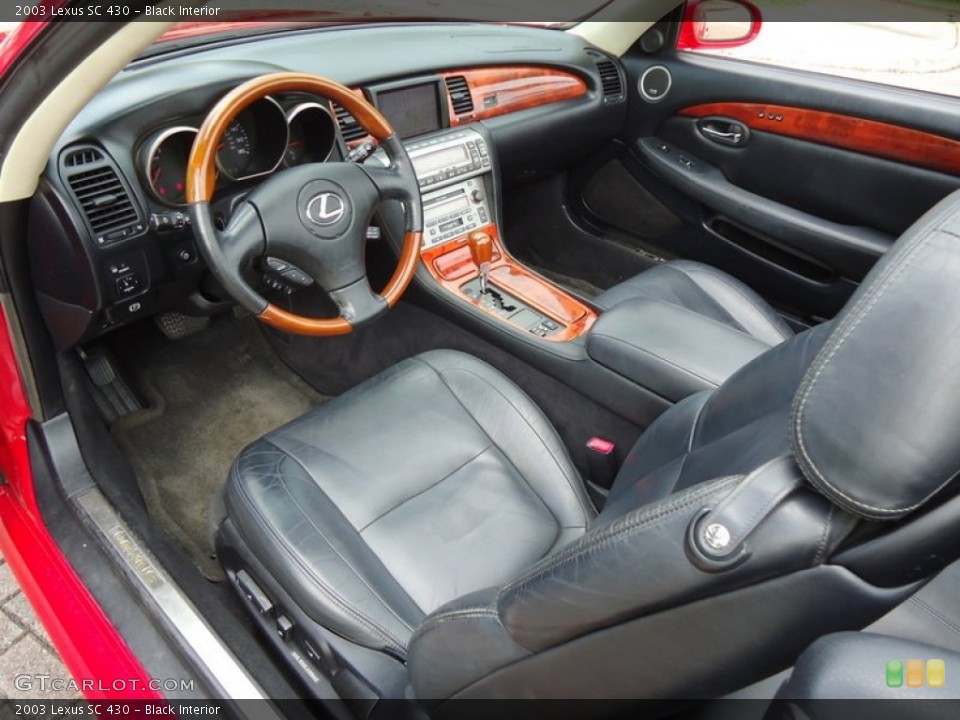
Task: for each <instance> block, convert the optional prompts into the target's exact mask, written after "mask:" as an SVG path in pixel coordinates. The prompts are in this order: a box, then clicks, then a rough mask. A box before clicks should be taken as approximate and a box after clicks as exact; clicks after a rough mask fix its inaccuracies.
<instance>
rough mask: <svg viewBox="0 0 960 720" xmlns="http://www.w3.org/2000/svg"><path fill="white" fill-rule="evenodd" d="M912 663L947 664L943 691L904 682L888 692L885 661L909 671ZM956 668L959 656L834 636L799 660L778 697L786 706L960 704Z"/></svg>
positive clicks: (880, 639) (863, 636) (879, 638)
mask: <svg viewBox="0 0 960 720" xmlns="http://www.w3.org/2000/svg"><path fill="white" fill-rule="evenodd" d="M909 659H917V660H922V661H923V662H924V665H926V661H927V660H943V661H944V662H945V664H946V673H945V674H944V684H943V687H939V688H931V687H927V685H926V682H924V685H923V687H907V684H906V680H904V682H903V684H902V685H901V686H900V687H888V686H887V672H886V665H887V661H888V660H899V661H900V662H902V663H904V665H905V664H906V662H907V660H909ZM957 667H960V654H957V653H954V652H951V651H949V650H944V649H943V648H941V647H937V646H934V645H927V644H925V643H920V642H916V641H911V640H902V639H900V638H891V637H886V636H884V635H875V634H872V633H836V634H834V635H827V636H826V637H824V638H821V639H820V640H817V642H815V643H813V645H811V646H810V648H809V649H808V650H806V651H805V652H804V653H803V655H801V656H800V659H799V660H798V661H797V664H796V666H795V667H794V670H793V673H792V675H791V676H790V679H789V680H788V681H787V682H786V683H785V684H784V686H783V688H781V690H780V692H779V693H778V694H777V697H778V699H788V700H905V699H912V700H947V699H953V700H956V699H960V676H958V674H957V672H956V671H955V670H954V668H957ZM919 709H920V707H917V708H913V707H911V708H910V711H911V713H910V716H911V717H918V716H917V715H914V714H913V712H912V711H916V710H919ZM955 711H956V706H955V705H954V707H953V712H954V713H955ZM813 717H817V715H816V714H814V716H813ZM890 717H894V716H893V715H891V716H890ZM900 717H905V715H900ZM919 717H930V716H929V715H920V716H919ZM933 717H947V716H946V715H942V716H941V715H934V716H933ZM954 717H955V715H954Z"/></svg>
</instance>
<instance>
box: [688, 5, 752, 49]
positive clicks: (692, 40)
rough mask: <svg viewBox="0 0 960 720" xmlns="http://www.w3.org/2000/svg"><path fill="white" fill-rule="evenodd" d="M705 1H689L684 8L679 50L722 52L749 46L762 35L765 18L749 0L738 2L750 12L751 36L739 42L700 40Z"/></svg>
mask: <svg viewBox="0 0 960 720" xmlns="http://www.w3.org/2000/svg"><path fill="white" fill-rule="evenodd" d="M703 1H704V0H689V2H688V3H687V6H686V7H685V8H684V10H683V22H681V23H680V34H679V35H678V36H677V50H699V49H701V48H711V49H717V50H720V49H723V48H735V47H740V46H742V45H747V44H748V43H751V42H753V41H754V40H756V39H757V35H759V34H760V29H761V28H762V27H763V16H762V13H761V12H760V8H758V7H757V6H756V5H754V4H753V3H752V2H749V0H736V2H737V3H738V4H740V5H743V6H744V7H746V8H747V9H748V10H749V11H750V17H751V19H752V21H753V26H752V27H751V28H750V34H749V35H747V37H745V38H741V39H739V40H729V41H712V42H707V41H703V40H701V39H700V38H701V36H702V34H703V33H702V29H701V28H700V27H699V26H702V25H703V20H702V19H701V13H700V12H699V7H700V5H701V4H702V3H703Z"/></svg>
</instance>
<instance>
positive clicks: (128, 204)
mask: <svg viewBox="0 0 960 720" xmlns="http://www.w3.org/2000/svg"><path fill="white" fill-rule="evenodd" d="M61 162H62V167H61V172H62V174H63V177H64V180H66V183H67V185H68V186H69V188H70V191H71V192H72V193H73V197H74V199H75V200H76V202H77V205H78V206H79V208H80V212H81V213H82V214H83V217H84V218H85V219H86V221H87V225H88V226H89V227H90V230H91V231H92V232H93V234H94V237H95V239H96V242H97V244H98V245H106V244H108V243H110V242H113V241H115V240H121V239H123V238H126V237H130V236H132V235H136V234H138V233H140V232H142V231H143V230H144V228H145V225H144V222H143V218H142V217H141V214H140V211H139V210H138V209H137V206H136V205H135V204H134V200H133V197H132V195H131V193H130V188H129V187H128V186H127V185H126V183H125V182H124V181H123V179H122V178H121V177H120V173H119V172H118V171H117V168H116V167H115V166H114V164H113V163H112V161H111V160H110V159H109V158H108V157H107V156H106V155H105V153H103V152H102V151H101V150H99V149H98V148H95V147H90V146H83V147H79V148H73V149H71V150H68V151H67V152H66V153H65V154H64V155H63V159H62V161H61Z"/></svg>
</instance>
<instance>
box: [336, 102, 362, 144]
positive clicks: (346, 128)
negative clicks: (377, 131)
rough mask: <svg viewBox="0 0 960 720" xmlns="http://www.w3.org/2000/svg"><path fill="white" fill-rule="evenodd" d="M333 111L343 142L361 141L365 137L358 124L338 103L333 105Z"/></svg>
mask: <svg viewBox="0 0 960 720" xmlns="http://www.w3.org/2000/svg"><path fill="white" fill-rule="evenodd" d="M333 111H334V112H335V113H336V114H337V125H339V126H340V134H341V135H343V140H344V142H353V141H354V140H362V139H363V138H365V137H366V136H367V131H366V130H364V129H363V128H362V127H360V123H358V122H357V120H356V118H354V117H353V115H351V114H350V113H348V112H347V109H346V108H345V107H343V106H342V105H340V104H339V103H333Z"/></svg>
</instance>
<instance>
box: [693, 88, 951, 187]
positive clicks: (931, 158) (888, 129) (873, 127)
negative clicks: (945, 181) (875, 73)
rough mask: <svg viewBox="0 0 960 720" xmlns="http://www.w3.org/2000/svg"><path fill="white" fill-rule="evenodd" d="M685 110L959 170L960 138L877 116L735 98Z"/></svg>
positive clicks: (932, 167) (942, 169)
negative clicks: (956, 138) (910, 126)
mask: <svg viewBox="0 0 960 720" xmlns="http://www.w3.org/2000/svg"><path fill="white" fill-rule="evenodd" d="M680 114H681V115H685V116H687V117H695V118H703V117H712V116H717V117H726V118H731V119H734V120H739V121H740V122H742V123H743V124H744V125H746V126H747V127H749V128H750V129H751V130H756V131H758V132H768V133H772V134H775V135H783V136H785V137H791V138H797V139H799V140H807V141H809V142H814V143H820V144H822V145H829V146H831V147H836V148H840V149H842V150H850V151H853V152H857V153H861V154H864V155H873V156H875V157H881V158H885V159H887V160H895V161H897V162H903V163H907V164H909V165H914V166H916V167H923V168H927V169H930V170H937V171H940V172H945V173H950V174H951V175H957V174H960V141H957V140H952V139H950V138H946V137H943V136H941V135H934V134H932V133H928V132H924V131H922V130H913V129H911V128H906V127H901V126H899V125H891V124H888V123H884V122H878V121H876V120H865V119H863V118H858V117H853V116H850V115H840V114H837V113H831V112H824V111H821V110H810V109H804V108H796V107H786V106H782V105H765V104H760V103H733V102H730V103H708V104H705V105H695V106H693V107H688V108H686V109H684V110H681V111H680Z"/></svg>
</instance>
